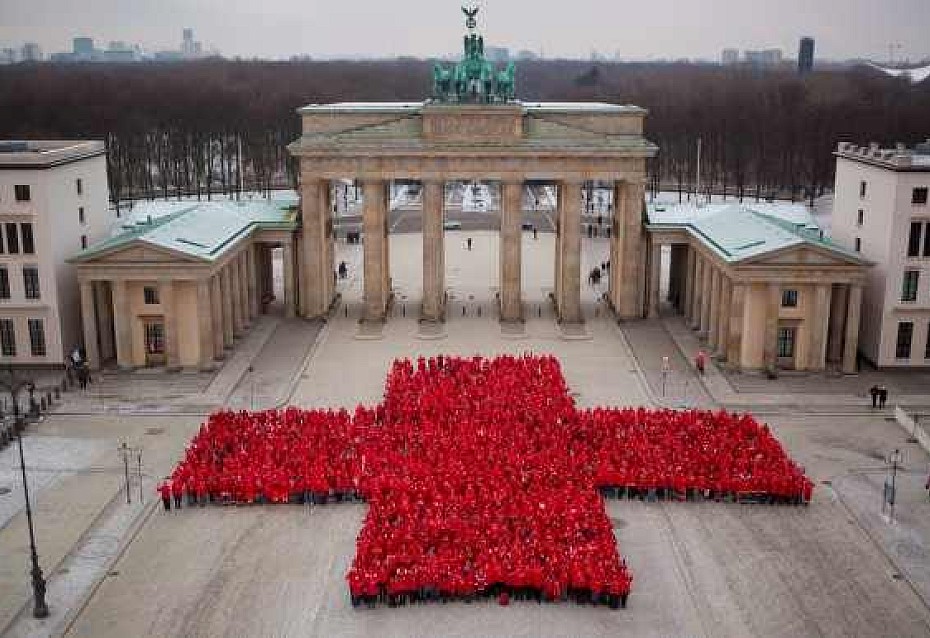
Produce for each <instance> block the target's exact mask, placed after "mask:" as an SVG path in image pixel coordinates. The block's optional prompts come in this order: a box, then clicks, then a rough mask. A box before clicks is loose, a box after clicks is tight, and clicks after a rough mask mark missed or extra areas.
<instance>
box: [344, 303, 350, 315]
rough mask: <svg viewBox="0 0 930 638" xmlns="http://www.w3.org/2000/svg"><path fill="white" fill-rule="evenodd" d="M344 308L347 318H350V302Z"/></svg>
mask: <svg viewBox="0 0 930 638" xmlns="http://www.w3.org/2000/svg"><path fill="white" fill-rule="evenodd" d="M344 308H345V314H346V319H348V318H349V304H346V305H345V306H344Z"/></svg>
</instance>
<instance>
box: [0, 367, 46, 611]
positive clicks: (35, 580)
mask: <svg viewBox="0 0 930 638" xmlns="http://www.w3.org/2000/svg"><path fill="white" fill-rule="evenodd" d="M5 371H6V373H7V375H8V377H9V379H8V380H2V381H0V388H3V389H5V390H7V391H8V392H9V393H10V397H11V399H12V401H13V418H14V423H15V425H14V430H15V431H16V439H17V443H18V444H19V468H20V471H21V472H22V475H23V497H24V499H25V501H26V523H27V526H28V527H29V553H30V558H31V559H32V570H31V572H30V573H31V575H32V597H33V602H34V605H33V608H32V615H33V616H34V617H35V618H46V617H47V616H48V605H47V604H46V602H45V589H46V585H45V577H44V576H43V575H42V568H41V567H40V566H39V554H38V552H37V551H36V535H35V528H34V526H33V524H32V504H31V503H30V502H29V481H28V479H27V477H26V458H25V455H24V454H23V432H22V430H23V422H22V420H21V417H20V414H19V394H20V392H22V391H23V390H28V391H29V395H30V397H32V396H33V394H34V392H35V383H33V382H32V381H31V380H25V379H23V380H17V378H16V373H15V372H14V370H13V368H12V366H7V368H6V370H5ZM31 405H32V404H31V402H30V408H31Z"/></svg>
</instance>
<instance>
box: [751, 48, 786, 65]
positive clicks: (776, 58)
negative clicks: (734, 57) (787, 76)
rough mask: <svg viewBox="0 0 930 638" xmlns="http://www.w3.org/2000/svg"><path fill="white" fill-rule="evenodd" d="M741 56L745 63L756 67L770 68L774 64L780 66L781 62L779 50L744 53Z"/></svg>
mask: <svg viewBox="0 0 930 638" xmlns="http://www.w3.org/2000/svg"><path fill="white" fill-rule="evenodd" d="M743 55H744V59H745V60H746V62H747V63H749V64H755V65H758V66H772V65H775V64H781V61H782V52H781V49H764V50H761V51H746V52H745V53H744V54H743Z"/></svg>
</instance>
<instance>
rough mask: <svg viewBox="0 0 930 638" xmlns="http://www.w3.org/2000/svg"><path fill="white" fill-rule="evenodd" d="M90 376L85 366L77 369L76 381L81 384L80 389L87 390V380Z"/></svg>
mask: <svg viewBox="0 0 930 638" xmlns="http://www.w3.org/2000/svg"><path fill="white" fill-rule="evenodd" d="M89 378H90V372H89V371H88V370H87V368H86V367H85V366H82V367H80V368H79V369H78V381H79V382H80V384H81V390H87V381H88V379H89Z"/></svg>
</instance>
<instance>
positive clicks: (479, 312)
mask: <svg viewBox="0 0 930 638" xmlns="http://www.w3.org/2000/svg"><path fill="white" fill-rule="evenodd" d="M478 316H479V317H480V316H481V306H478Z"/></svg>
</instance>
